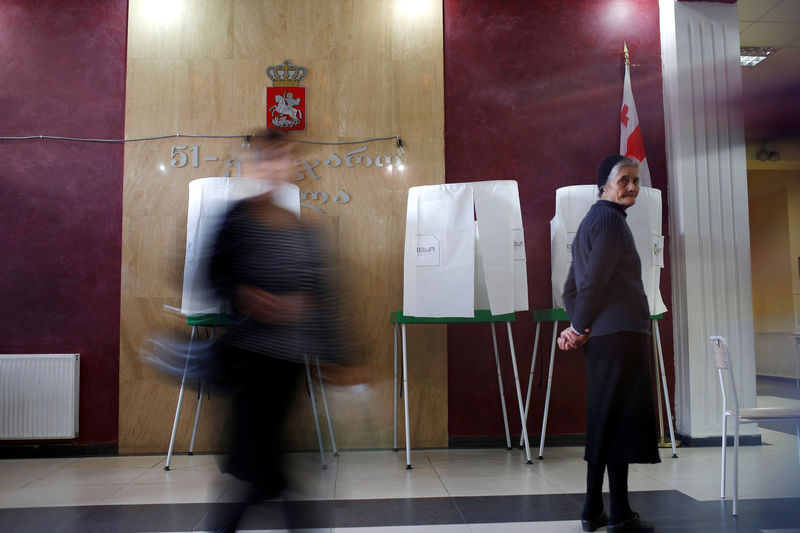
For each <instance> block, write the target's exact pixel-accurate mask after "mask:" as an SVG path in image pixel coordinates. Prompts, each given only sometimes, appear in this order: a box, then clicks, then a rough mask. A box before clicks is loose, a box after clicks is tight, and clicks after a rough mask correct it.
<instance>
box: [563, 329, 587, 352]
mask: <svg viewBox="0 0 800 533" xmlns="http://www.w3.org/2000/svg"><path fill="white" fill-rule="evenodd" d="M588 341H589V328H586V331H585V332H584V333H581V334H580V335H579V334H577V333H575V330H574V329H572V326H567V327H566V328H565V329H564V330H563V331H562V332H561V335H559V336H558V341H557V342H558V347H559V348H560V349H562V350H564V351H565V352H566V351H569V350H574V349H576V348H578V347H580V346H583V345H584V344H586V343H587V342H588Z"/></svg>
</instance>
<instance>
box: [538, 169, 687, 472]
mask: <svg viewBox="0 0 800 533" xmlns="http://www.w3.org/2000/svg"><path fill="white" fill-rule="evenodd" d="M598 198H599V197H598V194H597V186H596V185H573V186H569V187H561V188H559V189H557V190H556V206H555V215H554V216H553V218H552V220H551V221H550V264H551V280H552V292H553V308H552V309H546V310H537V311H534V313H533V317H534V321H535V322H536V334H535V338H534V348H533V358H532V361H531V373H530V377H529V380H528V395H527V401H526V413H527V409H528V405H529V402H530V394H531V387H532V384H533V368H534V364H535V362H536V351H537V348H538V342H539V334H540V330H541V325H542V322H553V338H552V343H551V346H550V366H549V370H548V377H547V392H546V395H545V407H544V417H543V420H542V432H541V437H540V441H539V458H540V459H541V458H542V453H543V451H544V438H545V432H546V429H547V414H548V410H549V407H550V392H551V384H552V378H553V360H554V355H555V347H556V339H557V337H558V322H567V323H568V322H569V317H568V316H567V314H566V312H565V311H564V302H563V298H562V291H563V289H564V284H565V282H566V281H567V275H568V273H569V269H570V266H571V264H572V240H573V239H574V237H575V234H576V233H577V231H578V226H579V225H580V223H581V221H582V220H583V218H584V217H585V216H586V214H587V213H588V212H589V209H590V208H591V207H592V205H594V203H595V202H597V200H598ZM625 213H626V215H627V216H626V221H627V223H628V226H629V227H630V229H631V233H632V234H633V240H634V243H635V245H636V251H637V252H638V254H639V258H640V260H641V263H642V285H643V286H644V291H645V294H646V295H647V302H648V306H649V308H650V318H651V323H652V328H653V343H654V353H655V354H656V357H657V367H658V368H659V369H660V374H661V382H662V383H659V381H658V380H656V385H657V387H658V388H659V389H660V387H661V386H662V385H663V389H664V399H665V402H666V407H667V418H668V421H669V429H670V436H671V438H672V441H671V445H672V451H673V456H676V455H675V436H674V429H673V425H672V413H671V408H670V405H669V394H668V393H667V382H666V376H665V374H664V358H663V354H662V352H661V339H660V334H659V331H658V320H657V319H658V318H661V316H662V315H663V313H665V312H666V311H667V308H666V306H665V305H664V301H663V300H662V298H661V290H660V288H659V283H660V280H661V269H662V268H663V267H664V236H663V235H662V233H661V191H660V190H658V189H654V188H651V187H641V188H640V190H639V195H638V197H637V198H636V203H635V204H634V205H633V206H631V207H629V208H628V209H626V211H625ZM658 401H659V417H661V391H660V390H659V391H658ZM661 427H662V435H661V437H662V441H663V421H662V425H661Z"/></svg>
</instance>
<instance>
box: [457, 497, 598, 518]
mask: <svg viewBox="0 0 800 533" xmlns="http://www.w3.org/2000/svg"><path fill="white" fill-rule="evenodd" d="M453 499H454V501H455V504H456V506H457V507H458V509H459V511H460V512H461V514H462V515H463V517H464V520H465V521H466V522H467V523H470V524H477V523H483V522H486V523H492V522H529V521H537V522H538V521H550V520H578V519H579V518H580V515H581V510H582V509H583V495H582V494H537V495H520V496H474V497H462V498H453Z"/></svg>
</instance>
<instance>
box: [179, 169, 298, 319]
mask: <svg viewBox="0 0 800 533" xmlns="http://www.w3.org/2000/svg"><path fill="white" fill-rule="evenodd" d="M273 189H275V190H274V191H273V193H272V197H273V199H274V202H275V204H276V205H279V206H280V207H282V208H284V209H286V210H287V211H291V212H293V213H295V214H296V215H297V216H298V217H299V216H300V188H299V187H298V186H297V185H293V184H286V185H282V186H280V187H277V188H276V187H275V185H273V184H271V183H269V182H267V181H264V180H259V179H255V178H200V179H196V180H193V181H191V182H190V183H189V211H188V214H187V218H186V259H185V260H184V267H183V292H182V293H181V314H184V315H198V314H216V313H227V312H228V311H230V310H229V309H225V308H223V303H222V302H221V301H220V300H219V298H218V297H217V296H216V294H215V292H214V291H213V290H212V289H211V288H210V287H209V286H208V271H207V268H208V259H209V258H210V256H211V251H212V250H211V247H212V246H213V245H214V239H216V237H217V231H218V230H219V225H220V224H221V223H222V221H223V220H224V219H225V214H226V213H227V212H228V209H229V208H230V207H232V206H233V204H234V203H236V202H238V201H239V200H244V199H245V198H252V197H253V196H258V195H260V194H264V193H266V192H269V191H270V190H273Z"/></svg>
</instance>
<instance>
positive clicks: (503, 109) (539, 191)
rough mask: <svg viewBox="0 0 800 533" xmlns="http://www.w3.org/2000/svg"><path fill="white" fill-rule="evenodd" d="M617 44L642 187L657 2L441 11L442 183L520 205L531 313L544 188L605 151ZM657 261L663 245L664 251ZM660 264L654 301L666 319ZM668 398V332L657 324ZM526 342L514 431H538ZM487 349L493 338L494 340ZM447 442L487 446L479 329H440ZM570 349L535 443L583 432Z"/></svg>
mask: <svg viewBox="0 0 800 533" xmlns="http://www.w3.org/2000/svg"><path fill="white" fill-rule="evenodd" d="M623 41H627V43H628V48H629V49H630V51H631V57H632V62H633V63H634V66H633V67H632V69H631V76H632V85H633V91H634V97H635V99H636V106H637V110H638V112H639V118H640V122H641V125H642V131H643V134H644V143H645V148H646V150H647V159H648V164H649V167H650V172H651V175H652V180H653V186H654V187H656V188H659V189H661V190H662V199H663V213H664V231H665V232H666V231H667V216H666V213H667V211H668V206H667V190H666V185H667V178H666V159H665V150H664V111H663V103H662V88H661V51H660V42H659V21H658V2H656V1H655V0H638V1H634V0H626V1H624V2H623V1H620V0H574V1H570V2H564V1H562V0H537V1H506V0H482V1H479V0H445V2H444V58H445V64H444V67H445V68H444V72H445V79H444V82H445V158H446V173H447V176H446V180H447V181H448V182H461V181H478V180H492V179H515V180H517V181H518V183H519V189H520V199H521V202H522V214H523V224H524V229H525V246H526V250H527V257H528V263H527V265H528V286H529V301H530V308H531V309H543V308H549V307H551V305H552V299H551V284H550V227H549V221H550V219H551V218H552V216H553V213H554V205H555V190H556V189H557V188H558V187H562V186H566V185H576V184H590V183H595V173H596V168H597V164H598V163H599V161H600V160H601V159H602V158H603V157H604V156H606V155H608V154H611V153H617V150H618V148H619V109H620V104H621V100H622V82H623V77H624V63H623V55H622V45H623ZM666 250H669V242H667V243H666ZM669 276H670V270H669V257H667V268H665V269H664V271H663V272H662V278H661V291H662V295H663V297H664V299H665V303H666V304H667V307H668V308H669V307H670V306H671V301H670V290H671V289H670V284H669ZM660 327H661V337H662V342H663V345H664V351H665V357H666V366H667V367H668V370H667V372H668V374H669V376H668V377H669V380H670V381H669V383H670V388H671V390H674V388H673V387H672V383H673V381H672V380H673V376H672V374H673V370H672V369H673V362H672V360H673V359H672V327H671V319H670V318H669V314H667V317H666V319H665V320H663V321H662V322H661V326H660ZM543 329H544V334H543V336H542V340H540V346H539V354H538V361H537V368H536V374H535V384H534V386H535V387H536V388H535V390H534V394H533V397H532V406H533V407H532V413H531V415H530V416H529V424H528V429H529V431H530V432H531V433H532V434H538V433H539V431H540V426H541V420H542V411H543V405H544V396H545V387H546V381H547V380H546V378H547V376H546V373H547V360H548V358H549V346H550V339H551V335H550V332H551V331H552V324H546V326H545V327H544V328H543ZM498 333H499V335H498V336H499V338H501V339H505V332H504V329H503V330H498ZM513 333H514V341H515V347H516V353H517V358H518V362H519V365H520V373H522V374H523V376H522V377H523V394H524V387H525V386H526V385H527V375H528V372H529V369H530V361H531V351H532V348H533V338H534V324H533V321H532V317H531V314H530V313H529V312H526V313H519V314H518V316H517V321H516V323H515V324H514V326H513ZM501 350H505V351H504V352H502V353H503V360H504V368H503V372H504V375H505V376H506V380H505V388H506V399H507V405H508V408H509V418H510V420H511V423H512V431H516V432H519V428H520V424H519V415H518V412H519V411H518V408H517V402H516V396H515V392H514V390H515V389H514V382H513V378H512V376H513V374H512V368H511V363H510V362H509V358H508V356H507V354H508V347H507V342H502V343H501ZM448 354H449V355H448V356H449V370H448V379H449V424H450V428H449V431H450V435H451V436H466V435H469V436H481V435H501V434H502V433H503V424H502V415H501V411H500V405H499V400H498V387H497V378H496V372H495V370H494V358H493V355H492V341H491V334H490V333H489V329H488V326H485V327H474V326H467V325H452V326H449V327H448ZM584 386H585V378H584V363H583V354H582V352H569V353H564V352H560V351H559V352H557V353H556V364H555V370H554V377H553V391H554V392H553V394H552V398H551V403H550V414H549V418H548V433H552V434H558V433H561V434H575V433H583V431H584V421H585V420H584V419H585V406H584V403H585V393H584Z"/></svg>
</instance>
